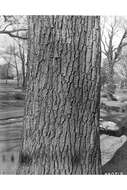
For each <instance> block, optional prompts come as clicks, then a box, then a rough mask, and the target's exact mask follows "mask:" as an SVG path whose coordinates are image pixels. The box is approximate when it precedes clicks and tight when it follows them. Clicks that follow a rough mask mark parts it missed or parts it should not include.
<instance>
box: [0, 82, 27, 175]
mask: <svg viewBox="0 0 127 190" xmlns="http://www.w3.org/2000/svg"><path fill="white" fill-rule="evenodd" d="M24 98H25V95H24V92H23V91H22V90H21V89H20V88H17V86H16V81H12V80H8V84H6V82H5V81H0V173H1V174H15V172H16V167H17V163H18V155H19V144H20V141H21V135H22V129H23V112H24V111H23V110H24Z"/></svg>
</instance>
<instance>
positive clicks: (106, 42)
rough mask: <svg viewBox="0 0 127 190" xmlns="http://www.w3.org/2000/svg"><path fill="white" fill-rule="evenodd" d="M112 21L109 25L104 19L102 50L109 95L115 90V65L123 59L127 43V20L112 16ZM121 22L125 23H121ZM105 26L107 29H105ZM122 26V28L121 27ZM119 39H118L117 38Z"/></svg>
mask: <svg viewBox="0 0 127 190" xmlns="http://www.w3.org/2000/svg"><path fill="white" fill-rule="evenodd" d="M110 19H111V21H110V22H109V23H108V26H107V27H106V26H105V22H107V21H106V20H105V19H104V20H103V21H102V22H103V24H102V39H101V42H102V52H103V54H104V55H105V56H106V62H105V69H106V70H107V74H108V76H107V80H108V85H107V93H108V95H109V97H112V96H113V94H114V92H115V85H114V79H113V76H114V65H115V63H116V62H118V61H119V60H120V59H121V53H122V50H123V48H124V47H125V46H126V45H127V42H126V38H127V24H126V22H122V18H120V17H111V18H110ZM120 22H122V23H124V24H122V27H121V24H120ZM104 28H105V30H106V31H104ZM121 28H122V29H121ZM119 31H120V34H119V42H118V44H117V45H116V43H115V38H116V37H117V35H118V32H119ZM117 41H118V40H117Z"/></svg>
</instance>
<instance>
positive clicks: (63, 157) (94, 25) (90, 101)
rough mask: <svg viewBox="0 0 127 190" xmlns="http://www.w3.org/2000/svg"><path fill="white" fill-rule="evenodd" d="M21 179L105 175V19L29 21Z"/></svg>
mask: <svg viewBox="0 0 127 190" xmlns="http://www.w3.org/2000/svg"><path fill="white" fill-rule="evenodd" d="M28 46H29V52H28V58H29V59H28V84H27V96H26V107H25V121H24V134H23V141H22V146H21V152H20V158H19V168H18V170H17V174H100V173H101V155H100V139H99V104H100V63H101V49H100V18H99V17H98V16H30V17H29V42H28Z"/></svg>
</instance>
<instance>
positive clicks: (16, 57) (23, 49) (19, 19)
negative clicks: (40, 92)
mask: <svg viewBox="0 0 127 190" xmlns="http://www.w3.org/2000/svg"><path fill="white" fill-rule="evenodd" d="M26 18H27V17H26V16H13V15H10V16H8V15H6V16H0V34H6V35H8V36H9V37H11V39H12V40H10V43H9V45H8V46H7V45H6V47H4V50H3V51H1V56H2V57H3V55H4V57H7V56H9V55H11V57H12V62H13V63H11V64H12V65H13V67H14V68H15V69H16V74H17V77H16V78H17V86H19V68H20V64H21V71H22V72H21V73H22V87H23V89H24V88H25V77H26V62H27V31H28V26H27V22H26ZM8 41H9V40H8Z"/></svg>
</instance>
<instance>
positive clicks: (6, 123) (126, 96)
mask: <svg viewBox="0 0 127 190" xmlns="http://www.w3.org/2000/svg"><path fill="white" fill-rule="evenodd" d="M115 96H116V97H117V99H118V101H109V100H108V99H107V98H106V97H105V96H104V97H103V93H102V96H101V103H102V102H103V104H104V105H107V108H108V110H107V108H106V109H105V108H104V107H102V108H101V110H100V113H101V118H100V127H101V128H103V129H105V130H111V131H120V129H122V128H123V127H124V130H123V131H122V133H120V135H118V136H117V137H116V136H111V135H106V134H101V135H100V144H101V156H102V165H103V173H104V174H127V130H126V128H127V127H126V126H127V108H126V107H127V106H126V105H127V90H117V91H116V94H115ZM23 114H24V93H23V91H22V89H21V88H17V87H16V82H15V81H11V80H10V81H8V84H5V81H0V174H15V173H16V167H17V163H18V153H19V148H20V146H19V145H20V142H21V134H22V130H23Z"/></svg>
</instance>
